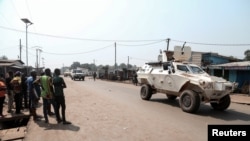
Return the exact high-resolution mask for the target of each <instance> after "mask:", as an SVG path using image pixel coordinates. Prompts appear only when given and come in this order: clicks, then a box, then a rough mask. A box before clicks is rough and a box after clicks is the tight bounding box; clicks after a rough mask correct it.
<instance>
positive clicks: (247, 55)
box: [244, 49, 250, 61]
mask: <svg viewBox="0 0 250 141" xmlns="http://www.w3.org/2000/svg"><path fill="white" fill-rule="evenodd" d="M244 54H245V58H244V59H245V60H247V61H250V50H249V49H248V50H246V51H245V53H244Z"/></svg>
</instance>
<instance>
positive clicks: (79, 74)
mask: <svg viewBox="0 0 250 141" xmlns="http://www.w3.org/2000/svg"><path fill="white" fill-rule="evenodd" d="M70 77H71V79H72V80H82V81H84V79H85V74H84V73H83V71H82V70H80V69H73V70H71V73H70Z"/></svg>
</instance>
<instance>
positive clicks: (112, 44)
mask: <svg viewBox="0 0 250 141" xmlns="http://www.w3.org/2000/svg"><path fill="white" fill-rule="evenodd" d="M111 46H113V44H112V45H108V46H105V47H102V48H98V49H94V50H90V51H86V52H77V53H53V52H46V51H43V53H47V54H53V55H75V54H86V53H90V52H95V51H99V50H102V49H105V48H108V47H111Z"/></svg>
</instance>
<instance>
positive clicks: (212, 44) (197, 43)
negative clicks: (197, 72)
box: [171, 40, 250, 46]
mask: <svg viewBox="0 0 250 141" xmlns="http://www.w3.org/2000/svg"><path fill="white" fill-rule="evenodd" d="M171 41H174V42H180V43H185V42H186V43H189V44H196V45H207V46H250V44H218V43H199V42H188V41H180V40H171Z"/></svg>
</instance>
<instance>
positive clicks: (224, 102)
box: [210, 95, 231, 111]
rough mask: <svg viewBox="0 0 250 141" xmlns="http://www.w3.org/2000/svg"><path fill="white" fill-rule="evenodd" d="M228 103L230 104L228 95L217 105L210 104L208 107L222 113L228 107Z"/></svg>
mask: <svg viewBox="0 0 250 141" xmlns="http://www.w3.org/2000/svg"><path fill="white" fill-rule="evenodd" d="M230 103H231V98H230V96H229V95H226V96H224V97H223V98H221V99H220V101H219V103H210V105H211V106H212V107H213V108H214V109H215V110H219V111H224V110H226V109H227V108H228V107H229V105H230Z"/></svg>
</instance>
